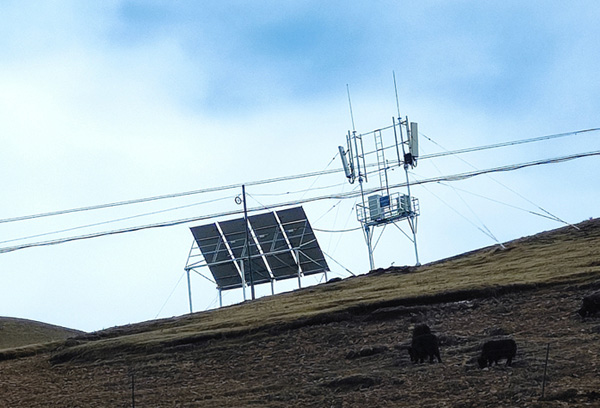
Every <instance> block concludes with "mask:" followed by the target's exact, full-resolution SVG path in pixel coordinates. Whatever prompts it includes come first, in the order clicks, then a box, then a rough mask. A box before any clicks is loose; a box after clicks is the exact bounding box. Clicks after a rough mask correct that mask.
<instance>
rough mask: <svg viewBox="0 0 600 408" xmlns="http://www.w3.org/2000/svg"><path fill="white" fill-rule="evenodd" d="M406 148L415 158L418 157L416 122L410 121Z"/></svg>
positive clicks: (417, 129) (417, 127) (417, 126)
mask: <svg viewBox="0 0 600 408" xmlns="http://www.w3.org/2000/svg"><path fill="white" fill-rule="evenodd" d="M408 150H409V152H410V154H411V155H412V157H414V158H415V159H416V158H417V157H419V125H418V124H417V122H410V140H409V141H408Z"/></svg>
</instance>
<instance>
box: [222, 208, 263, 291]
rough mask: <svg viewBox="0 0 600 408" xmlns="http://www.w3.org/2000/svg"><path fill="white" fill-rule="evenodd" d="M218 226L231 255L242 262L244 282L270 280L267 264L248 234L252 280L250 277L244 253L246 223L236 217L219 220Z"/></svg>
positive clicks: (257, 282) (246, 255)
mask: <svg viewBox="0 0 600 408" xmlns="http://www.w3.org/2000/svg"><path fill="white" fill-rule="evenodd" d="M219 227H220V228H221V231H222V232H223V235H224V236H225V239H226V240H227V243H228V244H229V248H230V249H231V252H232V253H233V257H234V259H235V260H237V261H241V262H243V263H244V265H245V267H244V278H245V279H246V283H249V282H251V281H252V282H254V283H256V284H259V283H266V282H270V281H271V275H270V274H269V270H268V269H267V265H266V264H265V261H264V259H263V257H262V256H261V255H260V253H259V251H258V247H257V246H256V243H255V242H254V239H253V238H252V236H251V235H250V240H249V241H250V254H251V255H252V256H251V258H250V262H251V263H252V280H251V279H250V268H248V264H247V259H248V258H247V257H248V254H247V253H246V225H245V220H244V219H243V218H236V219H233V220H227V221H222V222H219Z"/></svg>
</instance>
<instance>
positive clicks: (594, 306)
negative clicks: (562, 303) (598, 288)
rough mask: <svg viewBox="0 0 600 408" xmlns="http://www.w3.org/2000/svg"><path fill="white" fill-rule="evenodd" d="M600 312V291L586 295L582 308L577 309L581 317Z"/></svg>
mask: <svg viewBox="0 0 600 408" xmlns="http://www.w3.org/2000/svg"><path fill="white" fill-rule="evenodd" d="M598 312H600V292H596V293H592V294H591V295H589V296H586V297H584V298H583V301H582V305H581V309H579V311H577V313H579V315H580V316H581V317H586V316H591V315H594V314H596V313H598Z"/></svg>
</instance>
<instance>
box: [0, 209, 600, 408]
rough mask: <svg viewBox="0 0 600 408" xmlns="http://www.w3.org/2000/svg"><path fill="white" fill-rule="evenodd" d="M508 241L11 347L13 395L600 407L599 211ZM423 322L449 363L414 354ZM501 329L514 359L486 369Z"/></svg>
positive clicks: (159, 402) (12, 398) (73, 399)
mask: <svg viewBox="0 0 600 408" xmlns="http://www.w3.org/2000/svg"><path fill="white" fill-rule="evenodd" d="M504 246H505V248H501V247H488V248H483V249H481V250H478V251H473V252H471V253H468V254H463V255H461V256H457V257H453V258H451V259H447V260H444V261H440V262H436V263H432V264H428V265H424V266H421V267H419V268H409V267H404V268H390V269H386V270H376V271H372V272H371V273H369V274H367V275H363V276H358V277H354V278H349V279H345V280H343V281H341V282H336V283H328V284H322V285H318V286H315V287H310V288H305V289H302V290H297V291H295V292H292V293H286V294H281V295H276V296H271V297H266V298H261V299H258V300H256V301H248V302H244V303H243V304H239V305H234V306H229V307H225V308H222V309H219V310H215V311H210V312H203V313H195V314H192V315H186V316H182V317H178V318H172V319H163V320H157V321H150V322H145V323H141V324H136V325H129V326H123V327H115V328H112V329H108V330H104V331H100V332H96V333H90V334H81V335H78V336H74V337H72V338H70V339H68V340H66V341H62V342H58V343H52V344H50V345H48V346H45V348H31V349H29V350H27V349H25V350H21V351H20V352H19V353H14V352H12V351H0V360H2V361H0V372H2V374H3V382H0V406H29V407H42V406H86V407H103V406H107V405H110V406H124V407H126V406H131V405H132V395H131V383H132V382H133V381H135V399H136V406H137V405H138V404H139V406H154V407H175V406H200V407H224V406H232V407H290V406H298V407H323V406H327V407H366V406H369V407H390V406H422V407H444V406H448V407H458V406H460V407H487V406H489V407H498V406H506V407H513V406H519V407H527V406H530V407H559V406H565V405H568V406H598V405H599V404H600V392H598V391H597V387H598V378H599V376H600V353H598V344H600V316H598V317H592V318H586V319H581V318H580V317H579V316H578V315H577V314H576V310H577V308H578V307H579V305H580V304H581V298H582V297H583V296H585V295H587V294H589V293H591V292H593V291H597V290H599V289H600V220H589V221H585V222H583V223H581V224H578V225H577V228H573V227H565V228H561V229H557V230H554V231H548V232H544V233H541V234H537V235H535V236H531V237H526V238H522V239H519V240H515V241H512V242H509V243H506V244H505V245H504ZM417 323H427V324H428V325H429V326H430V327H431V328H432V330H433V332H434V333H436V334H437V335H438V337H439V339H440V348H441V352H442V358H443V360H444V363H443V364H431V365H430V364H422V365H413V364H411V362H410V361H409V359H408V355H407V353H406V351H405V350H404V349H403V346H405V345H406V344H408V341H409V338H410V332H411V330H412V327H413V326H414V325H415V324H417ZM497 336H510V337H512V338H514V339H515V340H516V342H517V344H518V347H519V348H518V352H517V357H516V359H515V363H514V365H513V367H503V366H502V367H492V368H490V369H486V370H480V369H479V368H478V367H477V366H476V364H475V359H476V356H477V354H478V353H479V350H480V349H481V344H482V342H483V341H484V340H486V339H489V338H493V337H497ZM547 350H550V353H549V360H548V366H547V367H546V365H545V356H546V351H547ZM546 369H547V372H548V375H547V377H546V384H545V386H546V388H545V392H546V394H545V396H544V398H542V397H541V390H542V385H543V381H544V371H545V370H546ZM109 402H110V403H109Z"/></svg>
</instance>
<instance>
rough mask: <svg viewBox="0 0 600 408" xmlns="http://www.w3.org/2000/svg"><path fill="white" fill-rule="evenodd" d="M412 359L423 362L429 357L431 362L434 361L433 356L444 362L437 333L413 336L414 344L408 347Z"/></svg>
mask: <svg viewBox="0 0 600 408" xmlns="http://www.w3.org/2000/svg"><path fill="white" fill-rule="evenodd" d="M408 354H409V355H410V361H412V362H413V363H415V364H416V363H422V362H423V361H425V358H427V357H429V362H430V363H433V357H434V356H435V357H436V358H437V361H438V363H441V362H442V359H441V357H440V349H439V347H438V338H437V336H436V335H435V334H431V333H426V334H422V335H420V336H417V337H415V338H413V340H412V344H411V346H410V347H408Z"/></svg>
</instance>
